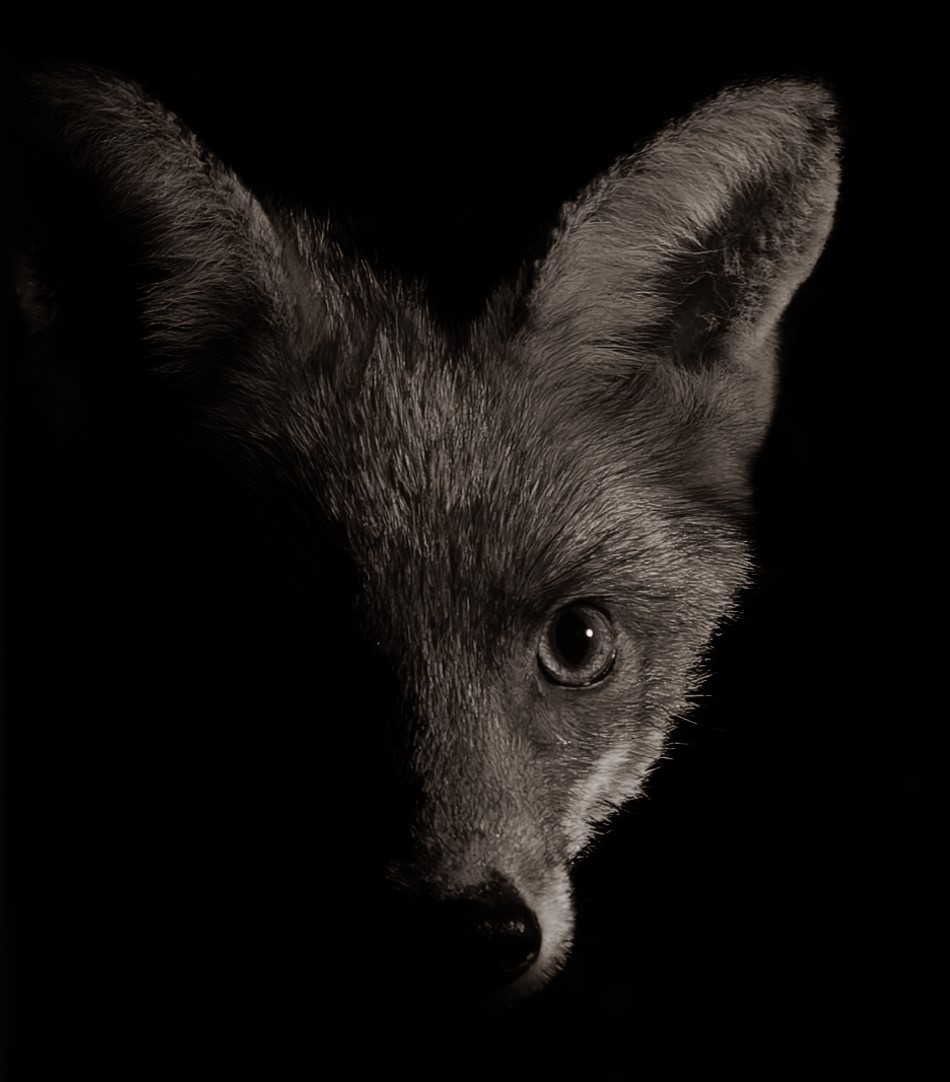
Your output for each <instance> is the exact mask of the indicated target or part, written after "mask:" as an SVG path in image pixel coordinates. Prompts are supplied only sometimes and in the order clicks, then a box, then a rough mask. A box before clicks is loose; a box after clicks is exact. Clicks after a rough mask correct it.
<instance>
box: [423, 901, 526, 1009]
mask: <svg viewBox="0 0 950 1082" xmlns="http://www.w3.org/2000/svg"><path fill="white" fill-rule="evenodd" d="M417 916H418V917H419V920H420V926H419V933H420V943H421V945H422V946H423V950H424V953H425V955H426V957H427V960H428V962H429V964H430V967H431V968H432V969H433V970H434V971H436V972H441V973H442V974H443V975H444V976H446V977H449V978H450V979H451V980H452V981H453V983H460V984H464V985H467V986H468V987H471V988H476V987H478V988H483V989H495V988H502V987H504V986H505V985H507V984H511V983H512V982H513V981H515V980H516V979H517V978H518V977H520V976H521V975H522V973H524V972H526V970H527V969H528V968H529V967H530V966H531V964H532V962H534V960H535V959H536V958H537V957H538V954H539V952H540V950H541V926H540V925H539V924H538V918H537V917H536V916H535V915H534V913H533V912H532V911H531V910H530V909H529V908H528V907H527V906H526V905H525V904H524V902H522V901H521V899H520V898H519V897H518V895H517V894H515V893H514V892H513V891H511V892H509V891H507V890H493V891H492V892H490V893H484V894H480V895H479V896H478V897H477V898H450V899H446V900H444V901H439V902H430V903H428V904H427V905H426V906H425V908H424V911H423V912H421V913H418V914H417Z"/></svg>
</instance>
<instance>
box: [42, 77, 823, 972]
mask: <svg viewBox="0 0 950 1082" xmlns="http://www.w3.org/2000/svg"><path fill="white" fill-rule="evenodd" d="M36 96H37V108H38V110H39V113H40V115H42V116H43V117H44V118H45V120H44V123H45V125H46V126H47V130H48V137H49V139H50V140H51V142H52V144H53V145H55V146H56V147H57V148H58V151H59V153H61V154H64V155H66V156H67V157H68V158H69V159H70V160H71V161H72V163H73V167H74V168H76V169H77V170H78V171H80V172H81V173H83V174H85V175H87V176H89V177H91V178H93V179H94V181H95V183H96V184H97V186H98V189H99V191H100V193H101V197H102V198H103V199H104V200H105V202H106V204H107V206H108V207H109V209H110V211H111V213H113V214H114V215H116V216H118V217H119V218H120V219H121V220H122V221H123V222H124V223H127V226H128V228H129V229H131V230H132V231H133V232H134V233H135V235H136V237H137V238H138V241H139V243H141V244H142V246H143V247H144V250H145V252H146V258H147V260H148V262H149V263H150V265H151V266H152V267H153V269H154V276H153V281H152V284H151V285H150V286H149V288H148V291H147V294H146V295H145V296H144V297H143V298H142V318H143V324H144V328H145V334H146V337H147V340H148V343H149V349H150V353H151V356H152V362H153V365H154V368H155V371H156V372H157V373H159V374H160V375H161V376H162V377H163V378H164V379H165V380H168V381H173V382H178V383H180V384H181V385H182V386H183V387H184V388H185V389H186V391H187V388H189V387H191V388H193V389H194V403H195V410H196V413H197V415H198V418H199V422H200V425H201V427H202V429H203V431H204V433H205V438H206V439H208V440H211V441H212V442H214V444H215V445H216V446H217V447H218V448H219V449H220V453H222V454H223V455H224V456H225V457H227V458H228V460H229V461H230V462H231V463H232V468H233V469H234V471H235V472H237V473H239V474H240V473H244V474H247V475H248V476H249V477H252V478H254V479H255V483H256V484H257V485H258V486H259V487H261V488H267V487H268V486H269V485H270V484H271V483H272V482H273V480H274V478H279V479H280V481H281V484H282V485H284V486H289V489H290V490H291V491H293V493H294V494H295V495H294V499H297V500H299V501H301V502H304V503H306V502H308V501H309V502H311V503H312V504H313V506H314V507H318V508H319V509H320V511H321V513H322V515H323V516H324V517H325V518H326V519H328V520H329V521H330V522H331V523H332V524H333V527H334V528H335V529H337V530H338V531H339V533H340V535H341V536H342V537H343V538H345V544H346V547H347V551H348V555H349V558H350V559H351V561H352V563H353V565H354V566H355V568H356V570H357V578H358V601H357V607H358V611H359V612H360V614H361V627H362V630H363V634H364V637H365V641H366V643H367V645H368V646H369V645H371V646H372V648H373V650H375V651H377V652H378V653H379V654H380V655H381V656H382V657H383V658H384V659H385V661H386V664H387V665H388V666H389V668H390V670H391V671H392V672H393V673H395V674H397V676H398V681H399V686H400V689H401V704H402V706H401V709H402V714H401V717H402V718H403V722H402V726H403V727H402V729H401V731H400V735H399V737H398V742H399V743H400V745H401V746H400V747H399V748H398V754H399V757H400V758H401V760H402V761H403V762H404V764H405V766H406V769H407V771H408V772H409V773H410V774H411V775H412V776H413V777H414V778H416V779H418V780H419V782H420V785H421V788H422V797H421V800H420V804H419V808H418V814H417V818H416V820H415V823H414V828H413V844H412V847H411V849H410V851H409V852H408V854H401V855H400V856H399V858H398V859H394V861H393V864H392V866H391V869H390V872H391V876H392V878H393V880H394V881H395V882H397V883H398V884H400V886H401V887H402V888H403V889H404V890H406V891H409V892H412V893H413V894H416V895H418V896H420V897H428V898H433V899H446V898H453V897H458V896H463V895H466V896H467V895H469V894H471V893H472V892H477V891H478V890H479V889H481V887H482V886H483V885H484V884H485V883H487V882H489V881H491V880H492V879H493V878H496V877H502V878H503V879H505V880H506V881H508V882H509V883H511V884H513V885H514V888H515V889H516V890H517V892H518V893H519V895H520V896H521V897H523V898H524V899H525V900H526V901H527V903H528V904H529V905H530V906H531V907H533V908H534V909H535V911H536V912H537V913H539V914H540V919H541V922H542V933H543V940H544V947H543V951H542V955H541V957H540V958H539V959H538V961H537V962H536V963H535V965H534V966H533V967H532V968H531V969H530V970H529V971H528V972H526V973H525V974H524V975H523V976H522V977H521V978H520V979H519V980H518V982H516V986H515V987H514V989H513V991H514V992H516V993H517V992H528V991H531V990H533V989H535V988H537V987H539V986H540V985H541V984H543V983H544V981H545V980H547V979H548V977H550V975H551V974H552V973H553V972H554V971H555V970H556V969H557V968H558V967H559V966H560V965H561V964H562V963H563V961H564V958H565V956H566V953H567V950H568V947H569V944H570V938H571V925H572V914H571V907H570V900H569V889H568V886H567V869H568V867H569V865H570V862H571V861H572V860H574V859H575V858H576V857H577V856H578V854H579V853H580V852H581V851H582V850H583V848H584V846H585V845H586V844H587V842H588V841H589V839H590V838H591V837H592V835H593V832H594V830H595V828H596V827H597V826H598V824H600V823H602V822H603V821H604V820H606V818H608V817H609V815H610V814H612V812H613V810H615V809H616V808H617V807H618V806H619V805H620V804H621V803H623V802H624V801H626V800H628V799H630V798H632V797H634V796H636V795H637V793H638V792H639V791H640V788H641V786H642V783H643V780H644V777H645V776H646V774H647V772H648V771H649V769H650V767H651V766H652V764H653V763H654V762H655V761H656V759H657V757H658V756H659V755H660V754H661V752H662V740H663V736H664V734H665V733H666V732H667V731H668V729H669V727H670V726H671V724H672V722H673V721H674V719H676V718H677V717H678V716H681V715H682V714H683V713H684V712H685V710H686V708H687V697H688V695H689V693H690V691H691V689H692V688H693V687H694V686H695V683H696V681H697V679H698V673H699V667H700V664H701V659H702V656H703V652H704V650H705V648H706V646H707V644H708V642H709V640H710V638H711V636H712V635H713V634H714V632H715V629H716V627H717V626H718V624H719V623H720V621H721V620H722V619H723V618H724V617H725V616H726V615H727V614H728V613H730V612H731V611H732V609H733V606H734V603H735V598H736V596H737V594H738V592H739V591H740V589H741V588H742V586H743V584H744V583H745V582H746V580H747V576H748V573H749V556H748V552H747V548H746V544H745V542H744V541H743V536H742V526H743V519H744V516H745V514H746V511H747V502H748V495H749V480H748V478H749V468H750V460H751V457H752V455H753V454H754V452H755V451H756V449H757V447H758V445H759V443H760V441H761V438H762V436H763V434H764V432H765V429H766V426H767V424H768V420H769V416H770V413H771V406H772V398H773V393H774V385H775V350H776V340H777V328H778V323H779V320H780V317H781V314H782V312H783V311H784V309H785V307H786V306H787V304H788V302H789V300H790V299H791V297H792V295H793V294H794V292H795V290H796V289H797V287H798V286H799V285H800V283H801V282H802V281H803V280H804V279H805V278H806V277H807V275H808V274H809V273H810V271H811V269H812V267H813V265H814V263H815V261H816V259H817V258H818V255H819V253H820V251H821V249H822V246H823V244H824V242H825V238H826V236H827V234H828V231H829V229H830V226H831V219H832V213H833V207H834V202H835V195H836V190H837V183H838V167H837V152H838V146H837V138H836V135H835V128H834V106H833V102H832V100H831V97H830V95H829V94H828V92H827V91H826V90H824V89H823V88H822V87H820V86H818V85H812V84H807V83H802V82H795V81H786V82H772V83H765V84H761V85H755V86H746V87H736V88H733V89H730V90H727V91H725V92H723V93H722V94H720V95H719V96H717V97H716V98H714V99H712V100H711V101H709V102H707V103H705V104H704V105H702V106H700V107H699V108H698V109H697V110H696V111H695V112H693V113H692V114H691V115H690V116H689V117H688V118H686V119H685V120H684V121H682V122H681V123H679V124H675V125H672V126H670V127H669V128H667V129H666V130H665V131H663V132H662V133H661V134H660V135H658V136H657V137H656V138H655V139H654V140H653V141H652V142H650V143H649V144H647V145H646V146H644V147H643V148H642V149H641V150H640V151H639V152H638V153H636V154H634V155H632V156H630V157H627V158H624V159H622V160H620V161H619V162H618V163H617V164H616V165H615V166H614V167H613V168H612V169H611V170H610V171H609V172H608V173H607V174H605V175H604V176H603V177H601V178H600V179H599V180H597V181H596V182H595V183H594V184H593V185H591V187H590V188H588V189H587V190H586V191H585V192H583V193H582V194H581V195H580V196H579V197H578V198H577V199H576V200H575V201H574V202H573V203H571V204H570V205H569V206H567V207H566V208H565V209H564V211H563V213H562V215H561V219H560V222H559V225H558V227H557V229H556V231H555V233H554V235H553V237H552V239H551V242H550V245H549V248H548V251H547V254H546V255H545V256H544V257H543V258H542V259H541V260H540V261H539V262H538V264H537V265H536V266H535V267H534V268H531V269H530V273H526V274H525V275H524V276H523V279H522V281H521V284H520V285H519V286H517V287H514V288H513V287H505V288H503V289H500V290H499V291H498V292H497V294H496V295H495V296H493V297H492V298H490V299H489V301H488V303H487V305H486V308H485V311H484V313H483V315H482V316H481V317H480V318H479V319H478V320H477V321H475V323H474V324H473V325H472V327H471V328H470V329H469V332H468V334H467V336H466V337H465V338H464V339H462V340H457V339H455V338H452V337H450V336H448V335H446V334H445V333H444V332H443V330H442V329H441V328H440V327H439V326H438V324H437V323H436V321H435V320H434V319H433V317H432V316H431V315H430V313H429V311H428V310H427V307H426V304H425V300H424V297H423V296H422V294H421V292H420V291H419V290H418V289H417V288H415V287H412V286H407V285H403V284H392V283H388V282H384V281H381V280H380V279H379V278H378V277H377V276H376V275H375V274H374V273H373V272H372V270H371V269H370V268H368V267H366V266H365V265H363V264H361V263H358V262H355V261H352V260H350V259H348V257H347V256H346V254H345V253H344V252H342V251H341V250H340V248H339V247H338V246H337V244H336V242H335V241H334V240H333V238H332V234H331V231H330V229H329V227H327V226H326V225H324V224H320V223H314V222H312V221H311V220H310V219H309V218H308V217H307V216H306V215H304V214H302V213H278V212H275V211H273V210H270V209H267V208H265V207H264V205H263V204H262V203H261V202H259V201H258V200H257V199H256V198H255V196H253V195H252V194H251V193H250V192H249V191H248V190H247V189H246V188H245V187H244V185H243V184H242V183H241V182H240V180H238V178H237V177H235V176H234V175H233V173H231V172H230V171H228V170H227V169H225V168H224V167H223V166H222V165H221V164H220V163H219V162H217V161H216V160H215V159H214V158H213V157H212V156H211V155H209V154H208V152H207V151H206V150H204V149H203V148H202V146H201V145H200V144H199V142H198V141H197V140H196V138H195V137H194V136H193V135H192V134H191V133H190V132H188V131H187V130H185V129H184V127H183V126H182V125H181V123H180V122H179V121H178V120H177V119H176V118H175V117H174V116H172V115H170V114H169V113H168V112H167V111H165V110H164V109H163V108H162V107H161V106H160V105H158V104H156V103H155V102H153V101H152V100H150V99H149V98H148V97H147V96H146V95H145V94H144V93H143V92H142V91H141V90H140V89H139V88H138V87H136V86H134V85H132V84H130V83H126V82H124V81H122V80H118V79H115V78H113V77H111V76H105V75H102V74H96V73H90V72H87V71H84V70H66V71H60V72H58V73H54V74H52V75H48V76H45V77H44V78H43V79H42V80H41V81H40V83H39V84H38V86H37V89H36ZM29 292H30V296H33V294H34V292H35V291H33V290H31V291H29ZM34 318H35V316H34ZM576 599H588V600H591V601H594V602H596V603H597V604H599V605H601V606H602V607H603V608H604V609H605V611H607V612H609V614H610V616H611V618H612V620H613V621H614V624H615V626H616V628H617V633H618V660H617V665H616V667H615V671H614V672H612V674H611V676H610V678H609V679H607V680H605V681H604V682H603V683H601V684H598V685H596V686H595V687H592V688H589V689H586V690H580V691H578V690H567V689H564V688H561V687H556V686H552V685H551V684H550V683H546V682H545V680H544V679H543V677H542V676H541V675H540V674H539V671H538V666H537V656H536V655H537V642H538V638H539V636H540V635H541V634H542V633H543V630H544V627H545V623H546V621H547V620H548V619H549V617H550V614H551V613H552V612H555V611H557V610H558V608H560V607H562V606H565V605H567V604H569V603H571V602H572V601H574V600H576Z"/></svg>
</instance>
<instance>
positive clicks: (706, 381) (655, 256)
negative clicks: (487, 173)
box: [525, 81, 838, 457]
mask: <svg viewBox="0 0 950 1082" xmlns="http://www.w3.org/2000/svg"><path fill="white" fill-rule="evenodd" d="M834 116H835V107H834V101H833V99H832V97H831V95H830V93H829V92H828V91H827V90H826V89H825V88H824V87H822V86H820V85H816V84H809V83H802V82H797V81H787V82H771V83H765V84H762V85H758V86H747V87H737V88H733V89H731V90H726V91H724V92H723V93H721V94H720V95H718V96H717V97H715V98H713V99H712V100H710V101H708V102H706V103H705V104H704V105H701V106H699V107H698V108H697V109H696V110H695V111H694V112H693V113H692V114H690V115H689V116H688V117H687V118H686V119H685V120H683V121H682V122H680V123H678V124H673V125H671V126H670V127H668V128H667V129H666V130H664V131H663V132H662V133H661V134H660V135H659V136H657V137H656V138H655V139H654V140H653V141H652V142H651V143H649V144H648V145H647V146H646V147H644V148H643V149H642V150H641V151H640V152H639V153H637V154H635V155H633V156H631V157H628V158H624V159H622V160H621V161H619V162H618V163H617V164H616V165H615V166H614V167H613V168H612V169H611V170H610V171H609V172H608V173H607V174H606V175H605V176H603V177H602V178H601V179H600V180H598V181H597V182H595V183H594V184H593V185H592V186H591V187H590V188H589V189H588V190H587V191H586V192H584V193H582V195H581V196H580V197H579V198H578V199H577V200H576V202H574V203H573V204H570V205H569V206H567V207H566V208H565V210H564V212H563V214H562V219H561V224H560V227H559V229H558V231H557V233H556V235H555V239H554V243H553V245H552V247H551V250H550V251H549V253H548V255H547V256H546V258H545V259H544V260H543V261H542V263H541V264H540V265H539V266H538V268H537V270H536V276H535V284H534V287H533V290H532V293H531V295H530V297H529V303H528V320H527V326H526V328H525V333H526V335H527V336H528V339H529V349H530V355H532V356H534V357H536V358H538V360H539V363H541V364H543V365H544V366H545V367H546V368H548V369H549V370H550V369H551V368H553V369H554V370H555V373H556V375H557V377H558V379H559V380H563V381H566V382H568V383H570V382H572V374H574V375H576V377H577V379H579V380H580V381H581V382H582V384H583V385H585V386H591V385H593V386H594V387H595V388H596V387H597V386H600V385H602V382H601V381H602V378H603V377H606V378H607V379H608V380H609V381H610V385H611V386H612V387H613V388H614V389H615V390H616V388H617V387H618V386H620V385H622V384H623V382H624V381H625V380H626V381H627V382H629V381H630V380H631V378H634V377H635V379H636V383H637V385H638V386H639V387H640V388H641V390H642V389H644V388H646V389H647V390H648V391H652V392H653V398H654V399H656V397H657V393H659V394H660V398H661V399H662V398H665V399H667V400H668V403H669V404H668V407H667V408H668V409H671V408H675V409H678V410H679V412H680V413H681V414H683V413H685V414H689V415H690V416H692V417H693V418H695V417H696V416H697V414H698V413H699V414H701V415H705V416H707V418H708V419H709V421H710V423H711V424H716V423H718V424H719V425H720V427H722V426H725V428H726V429H727V430H728V431H727V432H726V433H725V437H724V438H725V442H726V443H727V444H729V448H730V450H731V451H734V452H736V453H737V454H738V455H739V456H740V457H742V456H747V455H748V453H749V452H750V451H751V450H752V449H754V447H755V446H757V444H758V441H759V439H760V437H761V434H762V430H763V429H764V426H765V423H766V422H767V420H768V417H769V414H770V411H771V399H772V388H773V383H774V371H773V368H774V365H773V355H774V342H775V330H776V327H777V324H778V321H779V318H780V317H781V315H782V312H783V311H784V309H785V307H786V305H787V304H788V302H789V301H790V299H791V297H792V295H793V294H794V292H795V290H796V289H797V288H798V286H799V285H800V284H801V283H802V282H803V281H804V280H805V278H806V277H807V276H808V274H809V273H810V272H811V269H812V267H813V266H814V264H815V261H816V260H817V258H818V256H819V254H820V252H821V249H822V247H823V245H824V243H825V240H826V238H827V236H828V232H829V229H830V227H831V221H832V215H833V211H834V206H835V200H836V195H837V188H838V139H837V135H836V131H835V125H834ZM618 381H619V382H618ZM661 385H662V387H661ZM707 427H708V426H707Z"/></svg>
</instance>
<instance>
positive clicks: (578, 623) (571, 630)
mask: <svg viewBox="0 0 950 1082" xmlns="http://www.w3.org/2000/svg"><path fill="white" fill-rule="evenodd" d="M595 635H596V632H595V631H594V628H593V627H591V621H590V620H589V619H588V618H587V617H586V616H585V615H584V614H583V613H582V612H580V611H578V610H577V609H574V608H571V609H564V611H563V612H561V613H560V615H559V616H558V618H557V620H556V622H555V625H554V645H555V647H556V648H557V652H558V653H559V654H560V655H561V658H562V659H563V660H564V661H565V662H566V664H568V665H570V666H571V668H574V669H577V668H580V667H581V666H582V665H583V664H584V662H585V661H586V660H587V659H588V657H589V656H590V653H591V650H592V649H593V647H594V639H595Z"/></svg>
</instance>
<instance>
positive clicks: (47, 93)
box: [25, 67, 291, 373]
mask: <svg viewBox="0 0 950 1082" xmlns="http://www.w3.org/2000/svg"><path fill="white" fill-rule="evenodd" d="M25 112H26V114H27V116H28V118H29V123H30V124H32V125H33V126H34V129H35V130H34V132H33V134H32V138H33V140H34V141H37V142H39V143H40V144H41V145H42V146H43V147H45V152H46V153H47V154H50V153H52V154H53V155H55V160H56V161H57V164H61V163H63V162H64V161H65V163H66V168H67V170H68V171H69V173H70V174H71V175H72V176H74V177H76V178H78V179H79V180H80V181H81V182H83V183H84V184H86V185H87V186H88V187H89V188H90V189H91V190H92V191H93V193H94V195H95V197H96V199H97V200H98V202H99V204H100V206H101V208H102V209H103V210H104V211H105V213H106V214H107V215H108V216H109V218H111V219H113V220H114V221H116V222H119V223H121V228H122V230H123V231H124V232H125V233H126V234H127V235H128V236H129V237H130V238H131V239H132V241H133V242H134V243H135V244H136V245H137V246H138V249H139V252H140V261H141V264H142V265H143V266H146V267H148V268H149V275H150V280H149V282H148V286H147V289H146V293H145V298H144V308H143V312H142V319H143V323H144V329H145V333H146V336H147V338H148V339H149V340H150V342H151V344H152V347H153V350H154V352H155V353H156V354H157V355H158V358H159V359H160V360H161V362H163V364H164V366H165V367H166V369H170V370H173V371H175V370H177V371H179V372H181V373H187V372H189V371H191V370H192V368H193V366H195V365H198V366H200V362H201V359H202V358H210V357H215V356H221V355H222V354H226V355H230V356H232V357H235V356H236V355H240V354H241V353H242V352H243V351H246V350H247V349H248V347H249V346H250V345H251V343H255V344H256V345H258V347H259V343H256V342H255V339H256V338H257V337H259V335H258V332H259V331H260V330H261V325H263V324H266V323H268V322H271V321H275V320H276V321H278V322H279V321H281V320H282V319H284V318H286V317H287V316H288V315H289V306H290V304H291V301H290V291H289V290H288V288H287V284H286V276H287V271H286V268H285V253H284V245H283V243H282V240H281V238H280V236H279V234H278V231H277V229H276V228H275V225H274V223H273V221H272V220H271V218H270V217H269V216H268V214H267V213H266V212H265V210H264V209H263V207H262V206H261V205H260V204H259V203H258V201H257V200H256V199H255V198H254V196H253V195H252V194H251V193H250V192H249V191H248V190H247V189H246V188H245V187H244V185H243V184H242V183H241V182H240V180H239V179H238V178H237V177H236V176H235V174H234V173H233V172H231V171H230V170H229V169H227V168H226V167H225V166H224V165H222V164H221V162H219V161H218V160H217V159H216V158H215V157H214V156H213V155H211V154H210V153H209V152H208V151H207V150H206V149H205V148H204V147H203V146H202V145H201V143H200V142H199V141H198V139H197V138H196V137H195V136H194V135H193V134H192V133H191V132H190V131H188V129H187V128H186V127H185V126H184V125H183V124H182V123H181V122H180V121H179V120H178V118H177V117H176V116H174V114H172V113H170V112H168V111H167V110H166V109H165V108H164V107H163V106H161V105H160V104H158V103H157V102H155V101H153V100H152V99H151V98H149V97H148V96H147V95H146V93H145V92H144V91H143V90H142V89H141V87H139V86H138V85H136V84H134V83H131V82H127V81H125V80H123V79H120V78H117V77H116V76H113V75H110V74H105V73H101V72H97V71H95V70H93V69H89V68H85V67H81V68H80V67H76V68H74V67H62V68H56V69H54V70H51V71H48V72H43V73H41V74H39V75H37V76H35V77H34V79H33V81H32V84H31V86H30V88H29V91H28V101H27V107H26V110H25Z"/></svg>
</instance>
